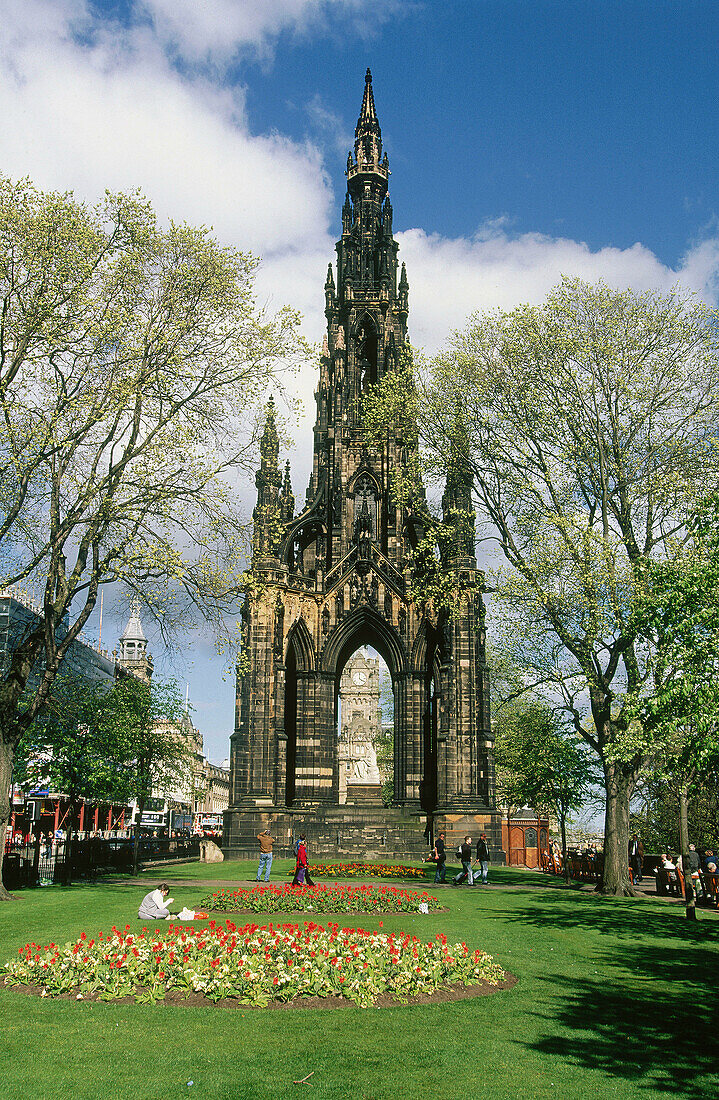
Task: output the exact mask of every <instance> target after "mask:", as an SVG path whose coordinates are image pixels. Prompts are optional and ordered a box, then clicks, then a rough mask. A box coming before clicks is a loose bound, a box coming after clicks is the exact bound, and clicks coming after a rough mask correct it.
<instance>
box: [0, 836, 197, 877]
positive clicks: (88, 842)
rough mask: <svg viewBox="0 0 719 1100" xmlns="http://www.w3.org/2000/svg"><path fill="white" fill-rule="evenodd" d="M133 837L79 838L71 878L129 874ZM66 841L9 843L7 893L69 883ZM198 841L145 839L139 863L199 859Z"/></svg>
mask: <svg viewBox="0 0 719 1100" xmlns="http://www.w3.org/2000/svg"><path fill="white" fill-rule="evenodd" d="M133 846H134V840H133V838H132V837H77V836H74V837H73V838H72V841H71V843H70V846H69V847H70V875H69V877H70V878H71V879H73V880H75V879H89V878H96V877H97V876H98V875H103V874H129V873H130V872H131V871H132V856H133ZM67 849H68V842H67V840H52V841H47V840H39V839H35V840H30V841H16V840H8V841H6V843H5V856H4V859H3V868H2V880H3V884H4V886H5V888H6V889H7V890H19V889H21V888H22V887H34V886H51V885H53V884H54V883H62V882H66V881H67V879H68V867H67ZM199 855H200V842H199V838H198V837H196V836H193V837H142V839H141V840H140V862H141V863H142V864H148V863H153V862H158V861H161V860H178V861H180V860H186V859H198V858H199Z"/></svg>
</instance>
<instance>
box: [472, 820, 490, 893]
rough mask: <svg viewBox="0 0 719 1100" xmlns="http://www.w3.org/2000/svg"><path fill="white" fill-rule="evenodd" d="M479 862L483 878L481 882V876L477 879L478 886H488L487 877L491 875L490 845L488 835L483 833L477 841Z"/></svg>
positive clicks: (477, 876)
mask: <svg viewBox="0 0 719 1100" xmlns="http://www.w3.org/2000/svg"><path fill="white" fill-rule="evenodd" d="M477 862H478V863H479V866H480V867H481V869H482V878H481V881H480V878H479V875H478V874H477V875H476V876H475V877H476V879H477V883H476V885H477V886H486V885H487V875H488V874H489V845H488V844H487V834H486V833H482V834H481V835H480V838H479V840H478V841H477Z"/></svg>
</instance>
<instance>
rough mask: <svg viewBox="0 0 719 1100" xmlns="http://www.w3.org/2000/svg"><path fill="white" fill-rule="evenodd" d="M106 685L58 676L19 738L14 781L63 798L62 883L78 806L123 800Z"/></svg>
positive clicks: (68, 867) (122, 778)
mask: <svg viewBox="0 0 719 1100" xmlns="http://www.w3.org/2000/svg"><path fill="white" fill-rule="evenodd" d="M108 686H109V685H108V684H107V683H91V682H88V681H87V680H85V679H82V678H81V677H78V676H73V675H63V674H61V675H60V676H59V677H58V678H57V679H56V680H55V684H54V685H53V691H52V694H51V696H50V698H49V699H48V701H47V703H46V705H45V708H44V710H43V711H42V712H41V713H40V714H39V715H38V716H37V717H36V718H35V720H34V721H33V723H32V725H31V726H30V727H29V729H27V730H26V731H25V733H24V734H23V736H22V738H21V739H20V742H19V745H18V748H17V751H16V754H15V767H14V772H13V780H14V782H15V783H17V784H19V785H20V786H21V787H22V788H24V789H25V790H32V789H35V788H38V787H47V788H49V789H50V790H53V791H60V792H61V793H62V794H63V795H65V797H66V798H67V800H68V804H69V822H70V824H69V826H68V830H67V840H66V847H65V876H66V878H65V881H66V883H68V884H69V882H70V877H71V864H72V850H71V849H72V831H73V828H74V826H75V822H76V821H77V820H78V817H79V810H80V805H81V803H82V802H83V800H85V801H90V800H95V799H99V800H106V801H112V800H114V799H116V798H118V799H124V797H125V793H126V782H125V773H124V769H123V766H122V762H121V761H120V760H119V759H117V757H116V756H115V755H113V749H114V748H115V746H114V745H113V743H112V741H111V740H110V739H109V738H108V736H107V730H106V728H105V726H104V723H103V721H102V716H103V712H104V709H105V706H106V695H107V691H108Z"/></svg>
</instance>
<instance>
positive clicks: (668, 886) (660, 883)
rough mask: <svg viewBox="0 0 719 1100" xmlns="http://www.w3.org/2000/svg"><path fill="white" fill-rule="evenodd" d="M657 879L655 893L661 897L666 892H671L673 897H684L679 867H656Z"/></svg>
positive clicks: (682, 879) (682, 877) (682, 880)
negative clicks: (669, 868) (674, 868)
mask: <svg viewBox="0 0 719 1100" xmlns="http://www.w3.org/2000/svg"><path fill="white" fill-rule="evenodd" d="M655 873H656V880H657V894H659V895H660V896H662V897H666V895H667V894H671V895H673V896H674V897H677V898H679V897H684V896H685V894H684V876H683V875H682V873H681V871H680V870H679V868H677V869H676V870H675V871H668V870H666V868H664V867H657V869H656V872H655Z"/></svg>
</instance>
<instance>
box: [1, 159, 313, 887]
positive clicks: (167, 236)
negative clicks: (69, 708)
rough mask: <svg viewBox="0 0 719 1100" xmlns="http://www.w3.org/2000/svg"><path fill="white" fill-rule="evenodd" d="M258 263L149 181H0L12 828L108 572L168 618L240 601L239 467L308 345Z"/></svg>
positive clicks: (250, 456) (5, 710) (5, 747)
mask: <svg viewBox="0 0 719 1100" xmlns="http://www.w3.org/2000/svg"><path fill="white" fill-rule="evenodd" d="M257 262H258V261H257V260H256V259H255V258H254V257H253V256H251V255H249V254H247V253H242V252H237V251H235V250H233V249H229V248H223V247H221V246H220V245H219V244H218V243H217V242H216V241H215V240H213V238H212V237H211V236H210V235H209V233H208V232H207V230H205V229H195V228H192V227H190V226H187V225H176V224H174V223H170V225H169V226H168V227H167V228H161V227H160V226H158V225H157V222H156V219H155V216H154V214H153V211H152V209H151V208H150V206H149V204H148V203H147V202H146V201H145V200H144V199H143V198H142V197H141V196H140V195H137V194H135V195H122V194H116V195H113V194H107V195H106V197H105V199H104V200H103V201H102V202H101V203H100V204H98V205H97V206H88V205H86V204H84V203H81V202H78V201H77V200H75V199H74V198H73V196H72V195H70V194H55V193H50V194H45V193H42V192H40V191H37V190H36V189H35V188H34V187H33V186H32V185H31V184H30V183H29V182H28V181H22V182H20V183H14V182H12V181H10V180H8V179H4V178H0V317H1V318H2V323H1V324H0V567H1V568H0V585H2V586H3V587H5V588H7V587H10V586H12V585H14V584H22V585H23V586H26V587H28V588H33V587H34V588H36V589H37V590H38V591H39V592H40V594H41V596H40V602H41V605H42V613H41V615H40V616H39V617H38V618H37V619H36V620H34V621H33V622H32V623H29V624H28V625H27V628H26V629H24V630H23V631H22V632H21V636H20V637H19V638H18V639H16V641H15V643H14V645H13V648H12V652H11V653H10V654H9V656H8V660H7V661H6V663H5V665H4V667H3V668H2V670H0V830H2V829H4V827H5V823H6V821H7V818H8V814H9V804H8V797H7V792H8V790H9V784H10V776H11V771H12V762H13V754H14V750H15V746H16V745H17V743H18V741H19V739H20V737H21V736H22V735H23V733H24V732H25V730H27V729H28V728H29V727H30V725H31V724H32V722H33V721H34V720H35V718H36V717H37V716H38V715H39V714H40V712H41V710H42V708H43V706H44V705H45V703H46V702H47V700H48V698H49V696H50V693H51V689H52V685H53V682H54V680H55V677H56V676H57V673H58V669H59V668H60V666H61V664H62V661H63V659H64V658H65V656H66V655H67V653H68V651H69V650H70V648H71V646H72V644H73V642H74V641H75V639H76V638H77V637H78V636H79V634H80V631H81V630H82V629H83V627H84V626H85V624H86V622H87V620H88V618H89V616H90V614H91V613H92V611H93V609H94V607H95V605H96V602H97V597H98V591H99V589H100V586H101V585H103V584H106V583H109V582H114V581H120V582H121V583H122V584H123V586H124V587H125V588H126V589H128V590H129V591H131V592H134V593H135V594H137V595H139V596H141V598H142V599H143V600H144V603H145V608H146V610H148V612H150V613H153V614H154V615H155V618H156V621H157V622H158V623H159V625H160V628H161V629H162V630H163V631H164V632H165V633H167V630H168V627H169V625H170V624H171V623H173V622H177V621H178V618H179V619H182V618H183V617H187V616H188V615H190V614H191V613H193V612H194V611H196V610H199V611H200V612H201V613H202V614H204V615H205V616H207V617H209V618H210V619H212V620H213V621H214V622H215V623H217V624H220V623H221V622H222V621H223V620H224V613H225V612H226V610H227V609H228V606H229V605H230V604H231V603H232V602H233V601H234V599H235V597H236V593H237V589H238V584H240V583H241V563H242V561H243V560H244V559H243V553H244V546H245V535H246V530H245V524H244V520H243V517H242V516H241V515H240V514H239V512H238V509H237V506H236V499H237V498H236V493H235V492H234V491H233V488H232V485H231V480H232V478H233V477H234V476H235V474H236V473H237V472H238V471H240V472H242V471H250V470H251V469H252V468H253V466H254V461H255V458H254V456H255V451H256V442H257V422H258V416H259V413H260V409H261V406H262V403H263V401H264V399H265V397H266V392H267V387H268V384H270V383H271V382H272V383H273V384H276V383H278V378H279V376H280V372H281V371H283V370H285V369H286V368H287V367H288V366H291V365H293V364H294V363H295V362H296V361H297V360H298V356H299V355H300V354H304V351H303V345H302V342H301V341H300V339H299V337H298V334H297V325H298V318H297V315H296V314H294V313H292V312H290V311H287V310H284V311H281V312H280V313H279V314H278V315H277V316H275V317H266V316H264V315H263V314H262V312H261V311H259V310H258V309H257V308H256V306H255V302H254V299H253V293H252V284H253V277H254V272H255V269H256V266H257ZM185 621H186V618H185ZM29 684H31V685H33V686H32V690H31V691H27V688H28V685H29ZM1 858H2V853H1V852H0V859H1ZM0 896H1V897H6V896H7V895H6V893H5V892H4V891H0Z"/></svg>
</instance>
